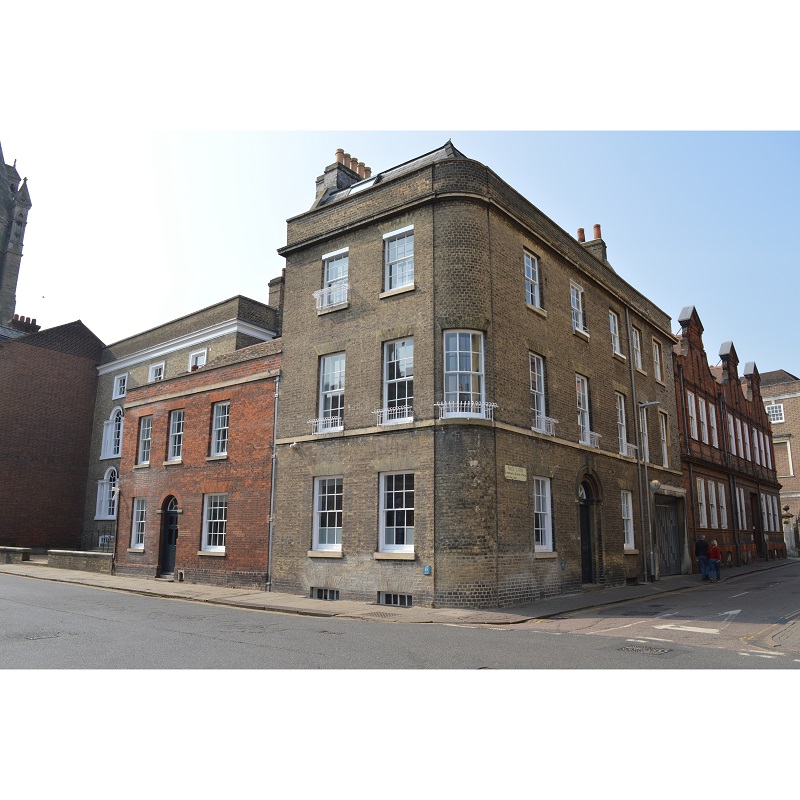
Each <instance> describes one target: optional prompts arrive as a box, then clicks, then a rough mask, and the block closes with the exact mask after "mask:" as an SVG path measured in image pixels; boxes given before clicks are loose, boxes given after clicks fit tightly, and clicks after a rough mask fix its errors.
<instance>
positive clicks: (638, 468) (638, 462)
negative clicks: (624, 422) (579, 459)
mask: <svg viewBox="0 0 800 800" xmlns="http://www.w3.org/2000/svg"><path fill="white" fill-rule="evenodd" d="M625 328H626V330H627V332H628V362H629V363H628V366H629V367H630V370H631V402H632V404H633V432H634V434H635V435H636V483H637V484H638V487H639V522H640V524H639V530H640V531H641V532H642V568H643V570H644V582H645V583H647V582H648V581H647V545H646V543H645V540H644V501H643V499H642V460H641V451H642V445H641V442H640V441H639V404H638V403H637V401H636V375H635V372H634V367H633V342H632V341H631V317H630V313H629V310H628V306H625ZM647 500H648V503H649V502H650V498H649V497H648V498H647ZM648 510H649V507H648Z"/></svg>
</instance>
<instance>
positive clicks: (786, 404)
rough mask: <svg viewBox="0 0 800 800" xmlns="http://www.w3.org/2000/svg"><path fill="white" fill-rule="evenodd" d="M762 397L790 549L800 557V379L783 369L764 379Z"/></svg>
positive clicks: (765, 375)
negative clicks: (779, 485)
mask: <svg viewBox="0 0 800 800" xmlns="http://www.w3.org/2000/svg"><path fill="white" fill-rule="evenodd" d="M761 394H762V398H763V400H764V406H765V409H766V412H767V416H768V417H769V419H770V422H771V424H772V433H773V446H774V450H775V470H776V472H777V478H778V480H779V481H780V482H781V510H782V511H783V508H784V507H785V506H789V509H788V514H787V515H786V520H785V522H786V528H785V536H786V542H787V548H788V549H789V551H790V552H791V553H792V555H797V551H798V548H799V547H800V539H798V525H797V521H798V519H799V518H800V474H799V473H798V469H797V466H796V464H797V463H798V461H797V460H798V457H800V448H798V442H799V441H800V378H798V377H797V376H796V375H792V373H791V372H786V370H783V369H779V370H775V371H773V372H765V373H764V374H763V375H762V376H761Z"/></svg>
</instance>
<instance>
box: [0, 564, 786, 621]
mask: <svg viewBox="0 0 800 800" xmlns="http://www.w3.org/2000/svg"><path fill="white" fill-rule="evenodd" d="M798 562H800V558H786V559H782V560H778V561H767V562H757V563H755V564H748V565H746V566H743V567H729V568H726V569H723V570H722V581H721V582H722V583H725V582H727V581H730V580H731V579H733V578H736V577H739V576H741V575H747V574H750V573H753V572H760V571H762V570H768V569H771V570H774V569H782V568H785V567H787V566H790V565H793V564H797V563H798ZM3 574H7V575H19V576H22V577H25V578H32V579H35V580H46V581H57V582H59V583H71V584H75V585H79V586H90V587H93V588H96V589H108V590H111V591H116V592H128V593H131V594H138V595H144V596H147V597H160V598H164V599H170V600H186V601H190V602H196V603H209V604H211V605H218V606H229V607H232V608H244V609H250V610H253V611H271V612H280V613H284V614H301V615H304V616H311V617H339V618H342V619H361V620H366V621H370V622H394V623H418V624H420V623H434V624H437V623H438V624H448V625H514V624H518V623H521V622H527V621H529V620H535V619H547V618H549V617H559V616H562V615H564V614H569V613H572V612H577V611H587V610H589V609H592V608H597V607H601V606H609V605H614V604H616V603H625V602H629V601H631V600H645V599H647V598H649V597H653V596H654V595H660V594H665V593H671V592H679V591H685V590H687V589H692V588H696V587H698V586H701V585H703V582H702V581H701V579H700V576H699V575H669V576H667V577H664V578H661V579H659V580H658V581H653V582H650V583H638V584H635V585H633V586H618V587H612V588H607V589H606V588H598V587H595V586H592V587H591V588H588V587H587V588H586V589H584V590H583V591H581V592H578V593H575V594H565V595H559V596H557V597H550V598H547V599H544V600H537V601H535V602H532V603H525V604H524V605H518V606H510V607H507V608H497V609H468V608H424V607H417V606H412V607H411V608H395V607H393V606H382V605H378V604H377V603H368V602H360V601H356V600H334V601H328V600H314V599H312V598H310V597H304V596H302V595H295V594H286V593H283V592H264V591H259V590H254V589H232V588H227V587H224V586H205V585H203V584H193V583H176V582H173V581H171V580H166V579H159V578H140V577H138V578H137V577H128V576H124V575H107V574H104V573H100V572H83V571H80V570H71V569H58V568H56V567H50V566H48V565H47V557H46V556H39V557H37V556H32V557H31V561H24V562H22V563H19V564H0V575H3ZM706 586H707V588H708V590H709V591H714V590H715V588H716V587H717V584H711V585H709V584H706Z"/></svg>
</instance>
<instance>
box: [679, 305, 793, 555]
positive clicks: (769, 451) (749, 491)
mask: <svg viewBox="0 0 800 800" xmlns="http://www.w3.org/2000/svg"><path fill="white" fill-rule="evenodd" d="M678 322H680V324H681V335H680V338H679V341H678V344H676V345H675V348H674V351H673V360H674V364H675V369H674V372H675V394H676V400H677V403H676V405H677V410H678V419H677V423H678V431H679V435H680V443H681V461H682V465H683V479H684V487H685V489H686V498H687V513H688V517H689V519H688V529H689V539H690V543H691V546H692V547H691V549H692V553H693V552H694V542H695V541H696V540H697V539H698V538H699V537H700V536H701V535H703V536H705V537H706V539H707V540H708V541H711V540H712V539H716V540H717V542H718V544H719V546H720V549H721V550H722V560H723V566H738V565H740V564H747V563H750V562H752V561H754V560H756V559H766V558H785V557H786V545H785V542H784V540H783V534H782V532H781V530H782V528H781V514H780V495H779V493H780V488H781V487H780V483H779V482H778V480H777V478H776V473H775V459H774V453H773V444H772V428H771V426H770V421H769V417H768V415H767V413H766V411H765V409H764V403H763V401H762V399H761V387H760V376H759V373H758V369H757V368H756V365H755V363H754V362H752V361H751V362H748V363H747V364H746V365H745V368H744V376H743V378H741V379H740V377H739V373H738V368H739V358H738V356H737V355H736V350H735V349H734V347H733V343H732V342H724V343H723V345H722V347H721V348H720V353H719V357H720V360H721V365H720V366H718V367H710V366H709V362H708V358H707V356H706V352H705V348H704V346H703V324H702V322H701V321H700V317H699V316H698V314H697V311H696V310H695V308H694V306H688V307H686V308H684V309H683V311H681V315H680V317H679V319H678ZM692 558H694V556H692Z"/></svg>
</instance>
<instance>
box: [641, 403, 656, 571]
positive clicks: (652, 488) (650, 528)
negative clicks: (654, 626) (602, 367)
mask: <svg viewBox="0 0 800 800" xmlns="http://www.w3.org/2000/svg"><path fill="white" fill-rule="evenodd" d="M660 405H661V401H660V400H651V401H650V402H649V403H647V402H643V403H639V426H640V427H641V428H642V432H643V435H642V438H643V439H644V437H645V436H646V435H647V409H648V408H651V407H652V406H660ZM643 411H644V412H645V414H644V416H643V417H642V412H643ZM642 420H644V426H642ZM639 456H640V457H641V459H642V463H643V464H644V482H645V485H646V486H647V487H648V491H647V537H648V540H649V542H648V544H649V547H650V574H651V575H652V576H653V579H654V580H655V576H656V565H655V560H654V558H653V520H652V518H651V516H650V494H651V493H652V494H655V493H656V492H657V491H658V490H659V489H660V488H661V484H660V483H659V482H658V481H653V483H652V484H651V483H650V481H649V480H648V478H647V459H646V458H645V454H644V450H643V449H642V452H640V453H639Z"/></svg>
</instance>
